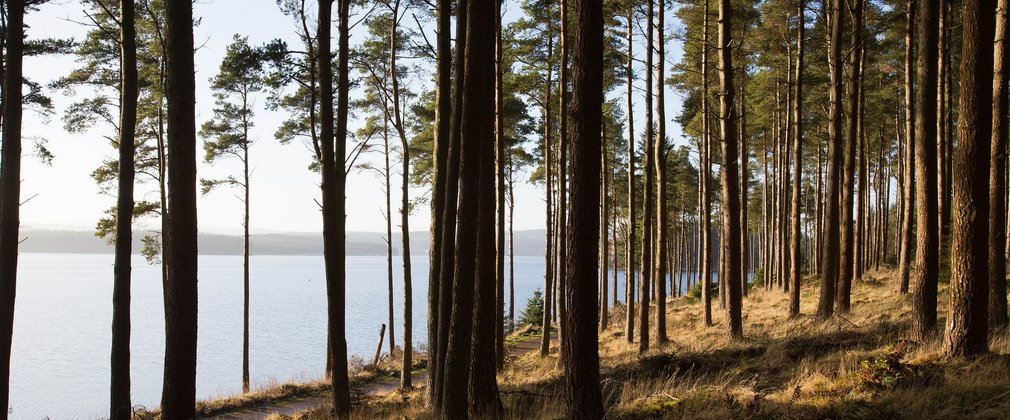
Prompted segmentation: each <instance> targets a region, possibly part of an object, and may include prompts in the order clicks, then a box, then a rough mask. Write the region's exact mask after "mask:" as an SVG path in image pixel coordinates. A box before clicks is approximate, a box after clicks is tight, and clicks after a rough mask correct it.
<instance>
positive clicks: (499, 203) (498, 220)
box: [494, 1, 506, 371]
mask: <svg viewBox="0 0 1010 420" xmlns="http://www.w3.org/2000/svg"><path fill="white" fill-rule="evenodd" d="M494 39H495V60H494V61H495V83H494V91H495V95H494V96H495V112H494V114H495V146H496V147H495V157H494V158H495V163H494V164H495V191H496V194H495V228H496V231H495V235H496V236H495V239H496V240H495V302H496V304H495V307H497V308H498V309H497V310H496V311H495V326H496V327H495V340H494V342H495V368H496V370H499V371H500V370H502V369H504V368H505V159H506V158H505V131H504V130H505V98H504V90H503V83H504V80H503V79H502V75H503V74H504V69H503V66H504V63H503V62H502V55H503V51H502V15H501V2H500V1H499V2H495V36H494Z"/></svg>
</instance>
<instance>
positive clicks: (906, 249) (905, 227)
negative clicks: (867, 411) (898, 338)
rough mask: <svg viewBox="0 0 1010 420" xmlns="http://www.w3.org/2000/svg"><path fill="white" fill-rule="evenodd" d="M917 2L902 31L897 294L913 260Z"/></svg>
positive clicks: (911, 6) (910, 6) (910, 3)
mask: <svg viewBox="0 0 1010 420" xmlns="http://www.w3.org/2000/svg"><path fill="white" fill-rule="evenodd" d="M916 1H926V0H908V3H907V5H906V7H907V8H908V10H907V12H908V23H907V24H906V26H905V27H906V29H905V163H904V165H903V168H904V170H905V177H904V178H905V182H904V184H903V185H902V188H903V189H904V195H903V198H902V200H903V205H902V216H901V230H900V239H901V255H899V256H898V280H899V286H898V287H899V292H900V293H908V277H909V274H908V270H909V267H908V265H909V263H911V259H912V247H913V246H915V245H914V244H913V242H912V241H913V239H912V227H913V226H914V224H913V223H914V219H913V217H915V216H914V215H915V106H916V104H915V102H914V98H913V96H912V95H913V90H912V85H913V84H915V77H914V76H913V74H912V71H913V69H912V61H913V56H914V54H913V52H912V43H913V41H912V40H913V39H914V37H915V12H916V10H915V9H916V6H915V2H916Z"/></svg>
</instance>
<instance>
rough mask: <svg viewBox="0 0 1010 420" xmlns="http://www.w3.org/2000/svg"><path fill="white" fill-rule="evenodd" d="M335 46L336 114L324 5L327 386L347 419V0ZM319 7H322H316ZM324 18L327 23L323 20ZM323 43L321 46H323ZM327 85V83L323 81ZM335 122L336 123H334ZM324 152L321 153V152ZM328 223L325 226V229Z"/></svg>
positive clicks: (341, 1) (340, 6)
mask: <svg viewBox="0 0 1010 420" xmlns="http://www.w3.org/2000/svg"><path fill="white" fill-rule="evenodd" d="M323 3H329V0H326V1H321V2H320V5H322V4H323ZM336 3H337V20H338V28H337V32H338V33H337V44H338V48H339V53H338V55H337V92H336V96H337V104H336V110H337V113H336V115H333V114H331V113H330V110H332V109H334V108H333V106H332V105H333V102H332V100H333V99H332V98H333V92H332V90H330V87H329V86H332V85H333V83H332V80H333V74H332V72H331V71H330V57H331V55H330V45H329V36H330V28H329V25H328V24H324V23H327V22H330V17H329V16H330V10H329V9H330V6H329V5H327V6H326V9H327V10H325V14H324V13H322V12H323V10H322V9H320V19H319V22H320V24H319V27H320V28H321V29H320V34H319V37H318V38H317V40H318V41H317V43H318V44H319V50H320V51H319V68H320V71H319V80H320V82H319V86H320V92H321V93H322V94H321V95H320V96H321V98H322V101H321V102H320V107H321V109H322V111H321V113H320V116H321V118H320V121H321V124H322V126H323V129H322V130H328V127H334V131H332V132H330V133H327V132H326V131H320V133H321V135H320V137H321V139H322V140H323V144H326V143H330V140H329V139H330V138H333V139H334V140H333V141H332V145H333V147H332V148H331V153H329V156H328V157H327V156H326V154H325V153H324V156H323V157H324V163H323V166H326V165H329V166H330V170H329V171H326V170H325V169H324V170H323V173H322V175H323V177H324V178H329V179H324V180H323V181H322V183H321V185H322V187H323V190H324V191H323V213H324V217H323V247H324V250H323V254H324V257H326V258H325V259H326V279H327V281H326V300H327V303H328V305H327V306H328V311H327V313H328V324H329V340H330V342H329V347H330V349H331V351H332V356H331V358H330V359H331V362H332V364H333V372H332V373H331V376H330V382H331V386H332V387H333V407H334V412H335V413H334V414H335V415H336V417H338V418H344V417H347V416H348V415H349V413H350V411H351V396H350V389H349V385H348V378H347V376H348V372H347V340H346V339H345V335H346V333H345V331H346V328H345V325H344V323H345V319H346V318H345V308H346V282H347V273H346V261H345V242H344V240H345V239H344V237H345V236H346V224H345V218H346V214H347V212H346V210H345V208H346V199H345V197H346V193H345V187H346V186H345V181H346V179H345V174H346V172H345V169H344V156H345V155H346V148H347V112H348V90H349V88H350V85H349V81H348V80H347V75H348V54H349V51H348V49H349V46H348V41H349V38H350V34H349V32H348V31H349V27H348V15H349V13H350V10H349V8H350V0H337V2H336ZM320 7H322V6H320ZM324 17H325V19H324ZM322 28H325V31H326V33H325V38H326V39H327V41H326V42H325V44H324V42H323V39H324V36H323V35H324V34H323V33H322V32H321V31H322V30H323V29H322ZM324 45H325V48H323V47H324ZM327 81H329V82H327ZM327 114H330V115H327ZM334 120H335V121H334ZM328 121H330V122H335V124H329V123H328ZM324 150H325V149H324ZM327 199H329V200H330V201H331V203H332V204H330V205H329V206H327V203H326V200H327ZM327 225H329V226H327Z"/></svg>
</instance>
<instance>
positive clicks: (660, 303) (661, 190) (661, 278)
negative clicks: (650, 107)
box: [653, 0, 669, 344]
mask: <svg viewBox="0 0 1010 420" xmlns="http://www.w3.org/2000/svg"><path fill="white" fill-rule="evenodd" d="M665 10H666V0H659V14H658V15H657V20H656V34H657V38H656V41H657V47H656V50H657V53H658V56H657V60H656V120H657V123H658V124H657V125H658V128H659V130H658V133H657V137H656V144H655V147H654V150H653V154H654V155H655V160H656V198H657V199H658V201H657V203H656V222H657V226H656V229H655V230H656V243H655V250H656V253H655V260H656V275H655V276H654V278H655V280H654V282H655V283H656V291H657V292H658V294H657V295H656V342H657V343H659V344H664V343H666V342H667V341H669V339H668V338H667V337H666V274H667V271H668V267H667V265H668V264H667V259H666V258H665V256H666V255H667V253H666V251H667V250H668V249H667V248H668V247H667V241H668V240H669V238H668V235H667V234H668V230H669V221H668V220H667V218H668V216H669V214H668V210H667V207H666V204H667V198H666V148H667V146H666V102H665V99H664V98H665V95H664V91H665V90H666V71H665V65H664V63H663V62H664V60H666V47H665V45H664V44H666V35H665V33H664V25H665V22H664V15H665V14H666V13H665Z"/></svg>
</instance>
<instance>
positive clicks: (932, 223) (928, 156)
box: [911, 0, 1003, 340]
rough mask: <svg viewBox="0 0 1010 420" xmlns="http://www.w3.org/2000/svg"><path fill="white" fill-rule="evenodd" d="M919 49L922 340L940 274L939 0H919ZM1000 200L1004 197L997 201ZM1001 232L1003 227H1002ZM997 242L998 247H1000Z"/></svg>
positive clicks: (916, 309) (918, 329) (916, 291)
mask: <svg viewBox="0 0 1010 420" xmlns="http://www.w3.org/2000/svg"><path fill="white" fill-rule="evenodd" d="M917 1H918V7H919V10H918V15H919V22H918V24H917V25H916V27H917V28H918V32H917V34H916V35H917V38H918V45H919V46H920V47H919V52H918V55H916V57H915V71H916V72H915V73H916V74H915V75H916V80H918V81H919V86H918V88H917V89H916V91H915V113H916V116H915V123H916V127H915V155H916V156H915V172H916V174H915V178H916V179H918V180H919V182H918V183H917V184H916V191H915V197H916V201H917V202H916V204H915V209H916V215H915V218H916V230H917V231H916V242H917V250H916V252H915V270H914V272H913V273H912V276H911V277H912V278H911V287H912V337H914V338H915V339H916V340H925V339H926V338H927V337H929V336H930V335H932V334H933V332H934V331H935V330H936V290H937V277H938V276H939V274H940V240H939V233H940V231H939V226H938V224H939V223H938V216H939V212H938V209H937V207H938V206H939V203H938V202H937V200H936V196H937V177H936V169H935V168H934V166H933V162H936V112H937V111H936V107H935V106H933V105H934V104H933V101H934V100H935V99H936V85H937V70H936V61H937V55H938V53H937V49H936V48H933V47H932V46H933V45H936V43H937V41H938V38H939V36H940V35H939V31H940V28H939V21H938V18H939V12H940V2H939V0H917ZM1000 200H1002V198H1001V199H1000ZM999 230H1002V228H1000V229H999ZM1002 245H1003V244H1002V243H1001V244H1000V246H998V247H997V248H998V249H999V251H1002V248H1003V246H1002Z"/></svg>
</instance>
